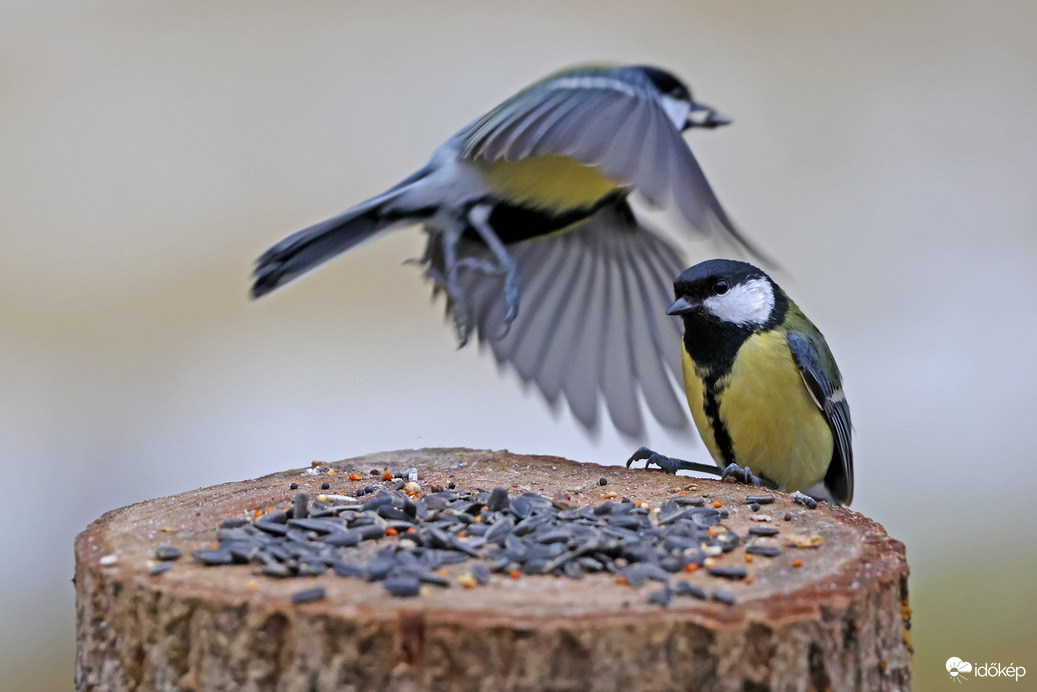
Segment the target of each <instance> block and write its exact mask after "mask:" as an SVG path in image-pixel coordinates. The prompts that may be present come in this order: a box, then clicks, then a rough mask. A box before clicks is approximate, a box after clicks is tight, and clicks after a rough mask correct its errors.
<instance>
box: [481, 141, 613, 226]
mask: <svg viewBox="0 0 1037 692" xmlns="http://www.w3.org/2000/svg"><path fill="white" fill-rule="evenodd" d="M476 165H477V166H478V168H479V170H480V171H481V172H482V174H483V175H484V176H485V177H486V180H487V183H488V184H489V185H490V187H491V188H492V189H493V190H494V191H496V192H497V193H498V194H500V195H501V196H502V197H504V198H505V199H506V200H507V201H508V202H510V203H512V204H517V205H523V206H528V207H532V208H536V209H544V210H546V211H555V212H559V211H570V210H573V209H581V208H586V207H591V206H593V205H594V204H595V203H596V202H598V201H600V200H601V199H602V198H603V197H605V196H606V195H609V194H611V193H612V192H615V191H616V190H617V189H619V185H618V183H616V182H615V181H613V180H609V179H608V178H606V177H605V176H603V175H602V174H601V173H600V172H599V171H598V169H597V168H594V167H593V166H584V165H583V164H580V163H577V162H576V161H574V160H573V159H571V158H569V157H568V156H554V155H548V156H531V157H529V158H525V159H520V160H518V161H505V160H504V159H497V160H495V161H485V160H477V161H476Z"/></svg>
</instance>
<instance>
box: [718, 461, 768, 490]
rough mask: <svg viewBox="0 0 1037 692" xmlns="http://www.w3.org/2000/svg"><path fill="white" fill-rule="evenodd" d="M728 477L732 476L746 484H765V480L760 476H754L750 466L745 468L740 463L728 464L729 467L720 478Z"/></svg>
mask: <svg viewBox="0 0 1037 692" xmlns="http://www.w3.org/2000/svg"><path fill="white" fill-rule="evenodd" d="M728 478H732V479H734V480H735V481H737V482H739V483H744V484H745V485H763V481H761V480H760V478H759V477H758V476H754V475H753V472H752V471H751V470H750V469H749V467H748V466H746V467H744V468H743V467H741V466H739V465H738V464H728V465H727V468H725V469H724V470H723V472H722V473H721V474H720V480H726V479H728Z"/></svg>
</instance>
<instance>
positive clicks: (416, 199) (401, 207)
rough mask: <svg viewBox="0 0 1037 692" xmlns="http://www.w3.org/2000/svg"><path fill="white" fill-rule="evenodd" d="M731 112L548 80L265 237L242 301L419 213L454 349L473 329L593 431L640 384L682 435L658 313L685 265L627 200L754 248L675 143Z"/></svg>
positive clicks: (653, 71) (640, 76) (647, 70)
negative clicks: (295, 227) (373, 183)
mask: <svg viewBox="0 0 1037 692" xmlns="http://www.w3.org/2000/svg"><path fill="white" fill-rule="evenodd" d="M728 122H729V121H728V120H726V119H724V118H722V117H721V116H719V115H718V114H717V113H716V111H714V110H713V109H712V108H709V107H708V106H705V105H703V104H702V103H699V102H696V101H695V100H693V99H692V96H691V92H690V91H689V90H688V87H687V86H685V85H684V84H683V83H682V82H681V81H680V80H678V79H677V78H676V77H674V76H673V75H671V74H670V73H668V72H665V71H663V70H661V69H658V68H655V67H647V66H625V67H601V66H589V67H578V68H575V69H570V70H565V71H562V72H559V73H557V74H554V75H552V76H550V77H547V78H546V79H544V80H542V81H540V82H537V83H536V84H533V85H532V86H530V87H528V88H526V89H525V90H523V91H521V92H519V93H518V94H517V95H515V96H514V97H512V98H510V99H508V100H507V101H505V102H504V103H502V104H501V105H500V106H498V107H497V108H494V109H493V110H492V111H490V112H489V113H487V114H486V115H484V116H483V117H481V118H479V119H478V120H476V121H474V122H473V123H472V124H470V125H468V126H467V127H465V128H464V129H462V130H461V131H460V132H458V133H457V134H456V135H454V136H453V137H451V138H450V139H449V140H447V142H446V143H445V144H443V145H442V146H440V147H439V148H438V149H437V150H436V151H435V153H434V154H433V155H432V159H431V161H430V162H429V163H428V165H426V166H425V167H424V168H422V169H421V170H419V171H418V172H416V173H414V174H413V175H411V176H410V177H408V178H407V179H405V180H404V181H402V182H401V183H399V184H398V185H396V186H395V187H393V188H391V189H389V190H388V191H386V192H384V193H382V194H380V195H378V196H377V197H373V198H371V199H369V200H367V201H366V202H362V203H360V204H358V205H356V206H355V207H352V208H350V209H347V210H346V211H344V212H342V213H340V214H338V215H336V216H333V217H331V218H329V219H327V220H325V221H321V222H320V223H317V224H315V225H313V226H310V227H308V228H304V229H302V230H301V231H298V232H296V233H293V234H292V235H289V236H287V237H286V238H284V239H283V240H281V241H280V242H278V243H276V244H275V245H274V246H273V247H271V248H270V249H269V250H267V251H266V252H265V253H264V254H263V255H262V256H261V257H260V258H259V260H258V261H257V264H256V267H255V270H254V284H253V286H252V295H253V297H257V298H258V297H260V296H263V295H265V294H267V293H269V292H270V291H273V290H274V289H276V288H278V287H280V286H283V285H284V284H286V283H288V282H289V281H291V280H293V279H295V278H297V277H299V276H301V275H302V274H304V273H306V272H308V271H309V270H311V269H313V268H314V267H316V266H318V265H320V264H322V263H324V262H326V261H327V260H329V259H331V258H333V257H335V256H336V255H338V254H340V253H343V252H345V251H347V250H350V249H352V248H353V247H356V246H357V245H359V244H360V243H362V242H364V241H367V240H369V239H371V238H374V237H376V236H378V235H379V234H381V233H383V232H384V231H386V230H388V229H390V228H392V227H394V226H398V225H401V224H406V223H423V224H424V227H425V231H426V232H427V234H428V243H427V247H426V250H425V253H424V256H423V257H422V258H421V260H420V263H421V264H422V265H423V266H424V267H425V274H426V276H427V277H428V278H429V279H431V281H432V282H433V285H434V289H433V290H434V294H435V293H438V292H440V291H442V292H444V293H445V294H446V297H447V304H446V308H447V313H448V315H450V316H452V318H453V320H454V323H455V325H456V328H457V333H458V338H459V340H460V343H461V345H462V346H463V345H464V344H465V342H466V340H467V337H468V335H469V333H470V332H471V331H472V330H474V331H475V332H476V333H477V334H478V337H479V340H480V342H481V343H485V342H488V343H489V345H490V347H491V349H492V350H493V353H494V356H495V357H496V359H497V362H498V364H501V365H502V364H509V363H510V364H511V365H512V366H513V367H514V368H515V370H516V371H517V372H518V374H519V376H520V377H521V379H522V380H523V381H524V382H526V383H529V382H532V383H534V384H535V385H536V386H537V388H538V389H539V390H540V392H541V393H542V394H543V396H544V397H545V398H546V399H547V400H548V402H550V403H551V404H554V403H556V402H557V401H558V399H559V397H560V395H563V396H564V398H565V399H566V401H567V402H568V404H569V407H570V408H571V410H572V412H573V414H574V416H575V418H576V419H577V420H578V421H579V422H580V423H581V424H582V425H584V426H585V427H586V428H588V429H591V430H593V429H595V428H596V427H597V419H598V406H599V399H600V398H603V399H604V400H605V403H606V408H607V409H608V412H609V415H610V417H611V419H612V421H613V423H614V424H615V425H616V427H617V429H618V430H620V432H622V433H624V434H626V435H629V436H638V435H640V434H641V433H642V431H643V419H642V413H641V406H640V404H639V400H638V390H640V391H641V393H642V396H644V398H645V400H646V403H647V405H648V408H649V411H650V412H651V413H652V414H653V415H654V416H655V418H656V419H657V420H658V421H659V422H660V423H661V424H662V425H664V426H666V427H669V428H675V429H679V428H686V427H687V412H686V409H685V408H684V406H683V405H682V404H681V403H680V402H679V401H678V399H677V397H676V396H675V395H674V392H673V388H672V387H671V386H669V382H670V381H671V378H672V380H673V381H674V382H676V381H677V380H678V379H679V372H680V363H679V361H678V360H677V358H676V353H675V352H671V349H670V348H669V342H670V341H671V340H672V339H673V338H675V335H676V334H677V333H678V331H677V329H678V327H679V325H676V324H672V322H673V321H672V320H667V319H666V318H665V316H663V315H662V308H663V307H665V305H666V303H667V302H668V293H669V291H668V289H667V284H668V282H669V280H670V279H671V277H673V276H674V274H676V273H677V272H678V271H680V268H681V267H682V266H686V265H684V263H683V261H682V260H681V259H680V253H679V252H678V250H677V249H676V248H674V247H673V245H672V244H671V243H670V242H668V241H666V240H664V239H663V238H662V237H660V236H659V235H657V234H656V233H655V232H653V231H651V230H649V229H647V228H645V227H644V226H642V225H641V224H640V223H639V222H638V221H637V219H636V218H635V217H634V214H633V212H632V210H631V208H630V206H629V204H628V202H627V197H628V195H630V193H631V192H633V191H635V190H636V191H637V192H638V193H640V195H641V196H642V197H644V198H645V199H646V200H647V201H648V202H649V203H651V204H653V205H656V206H661V205H665V204H666V203H672V204H673V205H674V206H675V207H676V208H677V210H678V211H679V212H680V214H681V216H682V217H683V219H684V220H685V221H686V222H687V223H688V224H689V226H690V227H691V228H692V229H694V230H697V231H699V232H700V233H704V234H707V235H710V236H712V237H713V238H716V239H722V240H727V241H732V242H733V244H735V245H737V246H739V247H741V248H743V249H746V250H748V251H749V252H750V253H752V254H755V255H756V256H760V253H759V252H758V251H755V250H754V249H753V248H752V247H751V246H750V245H749V243H748V241H747V240H746V239H745V238H744V237H743V235H742V234H741V233H740V232H739V231H738V229H737V228H736V227H735V225H734V224H733V223H732V222H731V220H730V219H729V218H728V215H727V214H726V213H725V211H724V210H723V208H722V207H721V206H720V203H719V201H718V200H717V198H716V195H714V193H713V190H712V189H711V188H710V186H709V183H708V182H707V181H706V178H705V176H704V175H703V173H702V169H701V168H699V165H698V163H697V162H696V160H695V157H694V156H693V155H692V153H691V151H690V150H689V149H688V146H687V144H685V142H684V140H683V139H682V137H681V133H682V132H683V131H684V130H686V129H688V128H692V127H700V128H715V127H718V126H720V125H724V124H727V123H728ZM520 296H521V304H522V310H521V313H520V311H519V302H520ZM635 333H636V334H638V335H639V336H638V338H636V339H635V338H634V337H633V336H632V335H633V334H635ZM641 337H644V338H641Z"/></svg>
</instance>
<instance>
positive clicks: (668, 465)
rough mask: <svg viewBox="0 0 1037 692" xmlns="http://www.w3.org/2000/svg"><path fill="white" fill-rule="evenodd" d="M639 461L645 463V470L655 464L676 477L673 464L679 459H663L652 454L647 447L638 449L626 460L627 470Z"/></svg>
mask: <svg viewBox="0 0 1037 692" xmlns="http://www.w3.org/2000/svg"><path fill="white" fill-rule="evenodd" d="M641 460H644V461H645V468H646V469H647V468H648V467H649V466H651V465H652V464H655V465H656V466H658V467H659V468H661V469H662V470H663V471H666V472H667V473H671V474H674V475H676V473H677V466H676V464H674V463H673V462H675V461H679V459H671V458H670V457H664V456H663V455H662V454H659V453H658V452H653V451H652V450H650V449H648V447H640V448H638V450H637V451H635V452H634V453H633V454H631V455H630V458H629V459H627V468H630V465H631V464H633V463H634V462H635V461H641Z"/></svg>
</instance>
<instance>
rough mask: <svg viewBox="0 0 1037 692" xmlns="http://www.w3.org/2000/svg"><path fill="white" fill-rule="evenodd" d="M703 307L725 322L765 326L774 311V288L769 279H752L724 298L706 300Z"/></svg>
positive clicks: (713, 297)
mask: <svg viewBox="0 0 1037 692" xmlns="http://www.w3.org/2000/svg"><path fill="white" fill-rule="evenodd" d="M702 306H703V307H704V308H706V310H707V311H708V312H709V313H710V314H711V315H713V316H714V317H716V318H717V319H719V320H721V321H723V322H734V323H735V324H742V325H749V324H757V325H758V324H763V323H764V322H766V321H767V319H768V318H769V317H770V316H771V311H773V310H774V288H773V287H772V286H771V282H770V281H767V279H750V280H749V281H746V282H744V283H740V284H737V285H736V286H733V287H732V288H731V290H729V291H728V292H727V293H725V294H724V295H722V296H711V297H709V298H706V299H705V300H704V301H702Z"/></svg>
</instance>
